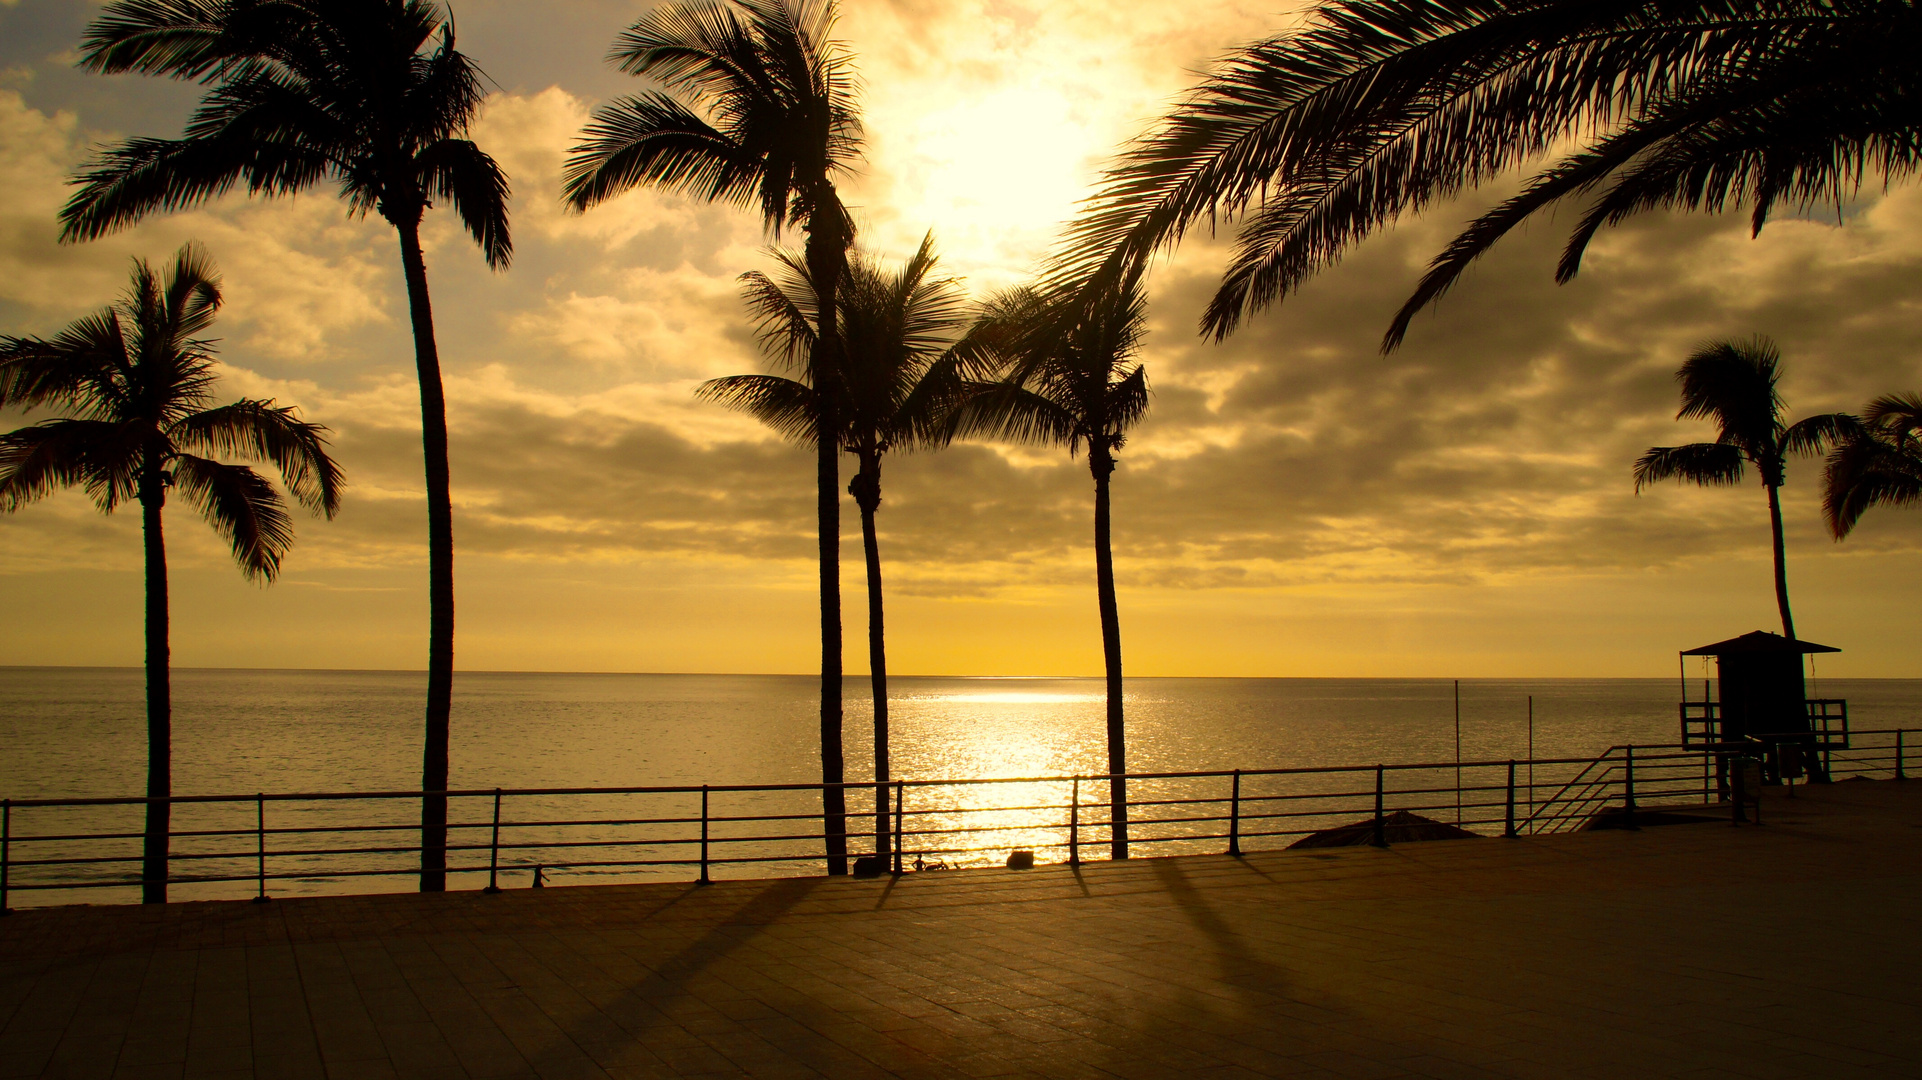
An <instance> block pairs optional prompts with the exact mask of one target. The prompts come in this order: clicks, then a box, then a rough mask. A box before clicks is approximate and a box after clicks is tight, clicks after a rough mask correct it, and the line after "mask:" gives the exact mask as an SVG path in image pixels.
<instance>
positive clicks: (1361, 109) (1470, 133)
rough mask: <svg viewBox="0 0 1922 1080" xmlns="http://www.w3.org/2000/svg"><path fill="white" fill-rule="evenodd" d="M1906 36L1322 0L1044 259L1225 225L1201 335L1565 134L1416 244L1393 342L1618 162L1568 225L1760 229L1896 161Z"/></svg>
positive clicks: (1095, 258)
mask: <svg viewBox="0 0 1922 1080" xmlns="http://www.w3.org/2000/svg"><path fill="white" fill-rule="evenodd" d="M1918 31H1922V11H1918V9H1917V8H1916V6H1915V5H1913V4H1911V3H1907V2H1905V0H1862V2H1859V3H1848V4H1831V3H1826V2H1824V0H1324V2H1322V3H1320V4H1318V5H1317V6H1316V7H1315V8H1313V9H1312V11H1311V12H1310V14H1309V16H1308V18H1307V20H1306V22H1305V24H1304V25H1303V26H1302V27H1301V28H1300V29H1298V30H1295V31H1292V32H1289V33H1285V34H1282V35H1279V36H1277V37H1273V38H1270V39H1268V40H1266V41H1263V42H1259V43H1257V44H1255V45H1252V46H1249V47H1248V48H1246V49H1244V50H1242V51H1240V52H1238V53H1236V54H1234V55H1233V56H1231V57H1229V58H1228V59H1227V60H1225V61H1224V62H1223V63H1222V64H1221V65H1219V67H1218V69H1217V71H1216V73H1215V74H1214V75H1212V76H1210V77H1208V78H1207V79H1206V80H1205V81H1204V82H1203V83H1202V84H1201V85H1200V86H1199V87H1198V88H1197V89H1196V90H1195V91H1194V92H1193V93H1191V94H1190V95H1189V97H1188V98H1187V99H1185V100H1184V101H1182V102H1181V103H1180V104H1178V105H1177V106H1176V107H1175V108H1174V110H1173V111H1172V112H1171V113H1170V114H1169V115H1168V116H1167V117H1166V118H1165V119H1164V120H1163V121H1162V122H1161V123H1160V125H1159V126H1157V127H1156V128H1155V129H1154V130H1153V131H1151V132H1150V133H1148V134H1147V135H1144V136H1143V137H1141V138H1140V139H1138V140H1136V141H1135V142H1134V143H1133V144H1131V145H1130V146H1129V147H1128V148H1127V150H1126V151H1125V152H1124V153H1123V155H1122V157H1121V159H1120V161H1119V162H1117V163H1116V164H1115V165H1114V166H1113V167H1112V168H1111V169H1110V170H1109V172H1108V173H1107V175H1106V177H1105V178H1104V180H1103V182H1102V185H1101V187H1100V189H1099V190H1098V191H1097V193H1096V194H1095V196H1094V197H1093V198H1092V199H1090V200H1089V202H1088V204H1087V208H1086V209H1085V210H1084V212H1083V214H1082V215H1081V217H1080V219H1079V220H1078V221H1077V222H1076V223H1075V224H1074V226H1073V227H1072V228H1071V230H1070V232H1069V235H1068V240H1067V243H1066V245H1065V246H1064V248H1063V249H1062V250H1061V252H1060V253H1059V254H1058V255H1057V256H1056V257H1055V258H1054V260H1053V261H1052V263H1051V267H1050V273H1051V276H1052V278H1053V279H1054V280H1057V281H1073V280H1081V279H1086V278H1102V279H1107V280H1114V279H1116V278H1118V276H1119V275H1120V274H1121V273H1122V272H1123V271H1124V270H1125V268H1126V267H1127V266H1129V265H1132V264H1139V263H1144V262H1146V261H1147V260H1148V259H1149V258H1150V257H1151V256H1152V255H1153V254H1154V253H1155V252H1157V251H1158V250H1161V249H1163V248H1165V247H1169V246H1172V245H1173V244H1175V243H1177V242H1179V240H1180V239H1181V237H1182V236H1183V235H1184V234H1185V233H1186V231H1187V230H1188V229H1190V228H1193V227H1196V226H1197V225H1199V224H1201V223H1203V222H1206V223H1207V224H1209V225H1210V226H1213V225H1215V224H1218V223H1220V222H1223V221H1226V222H1229V223H1231V224H1236V225H1238V226H1239V227H1240V236H1239V242H1238V245H1237V252H1236V255H1235V260H1234V263H1233V265H1232V266H1231V268H1230V270H1229V271H1228V273H1227V275H1226V276H1224V279H1223V282H1222V285H1221V288H1220V289H1219V290H1218V292H1217V294H1216V296H1215V298H1214V301H1213V302H1212V303H1211V304H1210V306H1209V308H1208V312H1207V315H1206V321H1205V322H1204V330H1205V331H1206V332H1210V333H1213V334H1215V335H1217V336H1222V335H1225V334H1227V333H1229V332H1231V331H1232V330H1233V329H1234V327H1235V326H1236V325H1237V324H1238V323H1239V321H1240V320H1241V319H1242V318H1244V317H1246V315H1247V314H1249V313H1250V312H1252V311H1254V310H1256V309H1258V308H1260V307H1262V306H1264V305H1266V304H1268V303H1272V302H1274V301H1276V300H1279V299H1281V298H1282V297H1284V296H1286V295H1288V294H1289V293H1290V292H1292V291H1293V290H1294V289H1295V288H1297V287H1298V286H1299V284H1300V282H1301V281H1302V280H1303V279H1304V278H1305V277H1306V276H1308V275H1309V274H1312V273H1314V272H1316V271H1317V270H1319V269H1322V268H1325V267H1327V266H1329V265H1331V264H1332V263H1334V262H1335V261H1336V260H1338V259H1339V258H1340V256H1341V255H1342V253H1343V252H1345V251H1346V250H1347V249H1349V248H1351V247H1352V246H1353V245H1354V244H1355V243H1357V242H1358V241H1360V240H1361V239H1362V238H1364V237H1365V236H1368V235H1370V234H1372V233H1373V232H1375V231H1377V230H1378V229H1379V228H1381V227H1382V226H1384V225H1386V224H1388V223H1390V222H1392V221H1395V220H1397V219H1398V218H1400V217H1401V216H1403V215H1405V214H1410V213H1417V212H1420V211H1421V210H1423V209H1425V208H1426V207H1427V206H1429V205H1431V204H1432V203H1433V202H1434V201H1435V200H1437V199H1443V198H1448V197H1451V196H1453V195H1455V194H1457V193H1459V192H1461V191H1463V190H1465V189H1467V188H1470V187H1474V186H1476V185H1479V184H1481V183H1483V182H1485V181H1487V180H1490V179H1492V178H1495V177H1497V176H1500V175H1503V174H1505V173H1507V172H1509V171H1512V170H1514V169H1516V168H1518V167H1520V166H1521V165H1523V164H1524V163H1526V162H1527V161H1529V160H1530V159H1532V158H1535V157H1538V156H1540V155H1542V154H1545V153H1549V152H1551V151H1555V150H1557V149H1558V148H1559V147H1560V146H1562V145H1565V144H1566V143H1567V142H1569V141H1578V142H1581V143H1585V144H1586V148H1585V149H1584V150H1583V151H1582V152H1579V153H1578V154H1577V155H1575V156H1574V157H1572V158H1569V159H1567V160H1565V161H1564V162H1562V163H1561V164H1560V165H1558V166H1556V167H1555V168H1553V169H1551V170H1550V171H1549V172H1547V173H1544V174H1542V175H1541V176H1538V177H1537V178H1536V179H1535V181H1534V182H1532V183H1531V185H1530V187H1529V189H1528V190H1527V191H1525V192H1524V193H1523V195H1522V196H1520V197H1518V198H1517V199H1514V200H1510V201H1509V202H1508V203H1505V204H1504V205H1503V206H1501V207H1499V208H1497V209H1496V210H1495V211H1491V212H1490V213H1489V214H1488V215H1485V216H1484V217H1482V218H1481V219H1479V220H1478V221H1476V222H1475V223H1474V224H1472V225H1471V226H1470V227H1469V230H1468V231H1467V232H1464V233H1463V234H1462V235H1461V236H1460V237H1458V238H1457V239H1456V241H1455V243H1454V244H1453V245H1451V247H1450V249H1449V251H1447V252H1445V253H1444V254H1443V255H1442V256H1441V257H1439V258H1438V259H1437V260H1436V262H1435V264H1434V266H1433V267H1431V269H1430V272H1429V276H1428V277H1427V279H1425V280H1424V282H1423V284H1422V287H1421V290H1420V291H1419V292H1418V293H1417V294H1416V296H1415V297H1414V298H1413V299H1411V300H1410V302H1409V305H1408V307H1407V308H1405V309H1404V311H1403V312H1402V313H1401V314H1400V315H1399V316H1398V318H1397V322H1396V325H1395V326H1394V328H1392V329H1391V331H1390V333H1389V335H1388V337H1387V339H1386V341H1385V347H1389V348H1392V347H1393V346H1394V345H1395V344H1396V343H1398V340H1399V337H1400V335H1401V333H1402V332H1403V331H1404V330H1405V327H1406V323H1407V318H1408V316H1409V315H1410V314H1412V311H1413V310H1414V309H1416V308H1419V307H1420V306H1421V305H1423V304H1426V303H1427V302H1430V301H1432V300H1433V299H1434V298H1436V297H1438V296H1440V295H1441V294H1442V293H1443V292H1445V291H1446V290H1447V287H1448V286H1449V285H1450V284H1451V283H1452V282H1453V281H1454V279H1455V278H1456V277H1457V276H1459V274H1460V272H1461V271H1462V269H1464V268H1465V267H1466V266H1467V264H1468V263H1469V262H1472V261H1473V258H1474V257H1475V256H1476V255H1478V254H1479V253H1480V252H1481V251H1484V250H1486V249H1487V247H1488V246H1489V245H1490V244H1492V243H1493V242H1494V241H1495V240H1496V239H1499V237H1500V236H1502V235H1504V234H1505V233H1506V232H1507V231H1509V230H1510V229H1512V228H1513V226H1514V225H1516V224H1519V222H1520V221H1521V220H1523V219H1525V218H1527V217H1528V216H1530V215H1531V214H1533V213H1535V212H1536V211H1538V210H1539V209H1541V208H1542V207H1544V206H1547V205H1549V204H1551V203H1553V202H1555V201H1557V200H1559V199H1561V198H1563V197H1565V196H1567V195H1570V194H1575V193H1579V192H1583V191H1587V190H1590V189H1591V188H1593V187H1594V186H1595V185H1597V184H1599V183H1601V182H1602V181H1603V180H1605V179H1606V178H1609V177H1611V176H1615V175H1617V174H1618V173H1619V174H1620V181H1619V182H1618V183H1616V184H1615V185H1613V186H1612V187H1610V188H1609V189H1607V191H1606V192H1605V193H1604V195H1603V198H1602V201H1601V202H1599V203H1598V204H1596V205H1595V206H1594V207H1591V208H1590V210H1591V213H1590V218H1589V219H1588V220H1586V221H1585V223H1584V228H1586V229H1588V230H1589V231H1590V232H1592V230H1593V229H1594V228H1595V227H1598V226H1599V225H1600V224H1602V223H1608V222H1613V221H1618V220H1620V219H1621V217H1622V216H1624V215H1626V214H1628V213H1632V212H1635V210H1636V209H1637V208H1645V207H1648V206H1658V205H1659V206H1673V207H1677V208H1690V209H1695V208H1701V209H1707V208H1713V207H1717V206H1723V205H1732V204H1735V203H1746V204H1748V205H1750V206H1751V208H1752V210H1753V214H1754V220H1755V221H1756V222H1757V223H1758V224H1759V223H1760V222H1761V221H1762V220H1763V219H1764V218H1765V217H1766V216H1767V214H1768V212H1769V208H1770V207H1771V206H1772V205H1774V204H1775V203H1776V202H1778V201H1781V200H1783V199H1788V200H1790V201H1794V202H1798V203H1801V204H1805V205H1806V204H1809V203H1812V202H1817V201H1827V202H1832V201H1837V200H1840V199H1843V198H1846V197H1847V196H1849V195H1850V194H1852V193H1853V192H1854V191H1855V190H1856V188H1857V186H1858V185H1859V184H1860V182H1861V180H1862V178H1863V175H1864V172H1865V171H1867V170H1871V169H1879V170H1881V171H1883V172H1884V174H1885V175H1888V176H1898V175H1905V174H1906V173H1907V172H1909V171H1912V169H1913V167H1914V161H1913V159H1914V156H1915V155H1914V151H1913V147H1914V145H1915V142H1916V136H1917V125H1916V122H1915V121H1916V119H1917V116H1916V113H1917V110H1916V108H1915V106H1914V104H1913V102H1914V87H1915V86H1916V85H1917V79H1916V76H1917V66H1916V63H1915V60H1914V53H1913V50H1912V49H1911V48H1910V47H1909V43H1910V42H1912V41H1913V40H1914V38H1915V36H1916V34H1917V33H1918ZM1825 110H1826V112H1825ZM1824 117H1826V119H1824ZM1843 117H1846V118H1847V119H1846V122H1844V121H1843V120H1842V119H1841V118H1843ZM1756 139H1760V140H1762V141H1763V142H1764V143H1767V144H1768V146H1767V151H1766V153H1758V152H1756V151H1755V148H1754V146H1755V140H1756ZM1745 143H1746V144H1748V148H1747V149H1744V146H1745ZM1585 243H1586V234H1583V233H1579V232H1578V235H1577V237H1576V238H1575V239H1574V240H1573V241H1572V242H1571V245H1570V248H1569V250H1568V252H1567V253H1566V254H1565V256H1564V259H1563V263H1562V267H1561V270H1562V273H1563V274H1564V275H1566V274H1568V273H1572V272H1573V270H1574V268H1575V267H1576V266H1577V265H1578V263H1579V258H1580V250H1581V247H1582V246H1583V245H1584V244H1585Z"/></svg>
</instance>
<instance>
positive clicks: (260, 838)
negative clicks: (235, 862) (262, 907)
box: [254, 792, 273, 904]
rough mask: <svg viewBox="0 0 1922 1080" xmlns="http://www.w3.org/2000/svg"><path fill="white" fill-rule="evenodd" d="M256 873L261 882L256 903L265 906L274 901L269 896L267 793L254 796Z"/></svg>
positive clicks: (257, 793)
mask: <svg viewBox="0 0 1922 1080" xmlns="http://www.w3.org/2000/svg"><path fill="white" fill-rule="evenodd" d="M254 859H255V863H254V872H255V875H256V878H257V880H258V881H259V882H260V891H259V892H257V893H255V894H254V903H256V904H264V903H266V902H267V901H269V900H271V899H273V898H272V897H270V896H268V895H267V795H266V793H265V792H256V793H255V794H254Z"/></svg>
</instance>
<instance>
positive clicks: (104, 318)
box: [0, 244, 341, 904]
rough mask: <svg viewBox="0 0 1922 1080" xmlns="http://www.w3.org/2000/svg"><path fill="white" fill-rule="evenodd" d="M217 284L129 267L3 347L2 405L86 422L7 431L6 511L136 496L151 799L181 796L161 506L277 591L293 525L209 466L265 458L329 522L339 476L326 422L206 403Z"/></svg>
mask: <svg viewBox="0 0 1922 1080" xmlns="http://www.w3.org/2000/svg"><path fill="white" fill-rule="evenodd" d="M219 308H220V280H219V278H218V277H216V276H215V274H214V269H213V265H212V264H211V263H210V262H208V260H207V257H206V254H205V253H204V252H202V251H200V250H199V249H198V248H196V247H195V246H193V245H191V244H190V245H188V246H186V247H183V248H181V249H180V253H179V254H178V255H176V256H175V258H174V263H173V266H172V267H171V268H169V270H168V272H167V274H166V276H165V277H164V278H163V277H162V276H161V275H159V274H157V273H155V272H154V270H153V268H152V267H150V266H148V265H147V264H146V263H145V262H136V263H135V264H134V271H133V285H132V287H131V288H130V289H129V290H128V292H127V296H126V299H125V300H124V301H122V302H121V303H120V304H119V305H118V306H117V307H111V308H108V309H106V310H104V311H101V312H99V313H98V314H95V315H89V316H87V317H86V318H83V319H80V320H78V321H77V322H75V323H73V324H72V325H70V326H68V327H67V328H66V329H65V330H64V331H62V332H61V333H60V334H59V335H58V336H56V337H53V338H33V337H8V338H0V408H8V409H35V408H46V407H52V408H56V409H61V410H64V411H67V412H71V413H75V414H77V415H75V416H72V417H67V418H62V419H56V420H45V421H42V422H40V423H38V424H35V425H33V426H32V427H25V428H20V429H19V430H17V431H12V432H9V433H7V434H6V435H0V510H7V511H13V510H17V509H19V508H20V507H21V506H22V505H24V504H26V503H29V502H32V501H34V500H35V499H38V498H41V497H42V496H44V495H47V494H50V493H51V492H52V491H53V490H54V489H56V488H61V487H71V486H75V485H78V486H81V487H84V488H86V490H87V494H88V495H89V496H91V497H92V499H93V501H94V504H95V505H97V506H98V507H99V508H100V510H101V512H102V513H112V512H113V510H114V509H115V508H116V507H118V506H119V505H120V504H121V503H124V502H127V501H128V500H134V499H137V500H139V502H140V513H141V522H142V525H143V528H144V535H145V537H146V554H147V559H146V562H147V798H149V799H156V800H163V799H167V798H169V797H170V796H172V794H173V781H172V749H171V739H172V734H171V732H172V698H171V695H170V693H169V690H168V670H167V548H166V544H165V542H164V540H163V538H162V535H161V507H163V506H164V505H166V502H167V490H168V489H169V488H172V489H173V490H175V491H177V492H179V493H180V494H181V495H182V496H183V497H184V498H185V499H186V500H187V501H188V502H189V503H191V504H192V505H193V507H194V509H196V510H198V511H199V512H200V514H201V516H202V517H204V518H206V519H207V522H208V523H209V524H211V525H212V526H213V527H214V530H215V531H216V532H218V533H220V535H221V537H222V538H223V539H225V540H226V541H227V544H228V546H229V547H230V548H231V549H232V550H233V554H234V560H235V561H236V562H238V563H239V564H240V569H241V572H243V573H245V574H246V575H247V576H248V577H249V578H253V579H255V580H259V581H272V580H273V579H274V576H275V574H277V573H278V572H279V570H280V562H281V559H282V558H283V557H284V556H285V555H286V553H287V549H288V548H289V547H291V546H292V545H293V542H294V532H293V525H292V523H291V522H290V521H288V519H287V514H286V511H285V510H284V509H283V505H282V503H281V499H280V495H279V493H278V492H276V491H275V490H274V487H273V485H272V484H271V483H269V482H268V481H267V479H266V478H265V477H262V476H261V475H260V474H258V473H256V472H254V471H253V470H252V469H249V468H247V467H246V466H244V465H228V464H224V463H222V462H220V461H217V460H215V459H214V457H213V456H211V455H227V456H238V457H243V458H250V459H253V460H257V461H267V462H271V463H272V464H273V466H274V467H275V469H277V470H278V471H279V472H280V475H281V479H282V481H283V482H284V483H285V484H286V487H287V491H288V492H289V493H290V494H292V495H293V497H294V498H295V499H297V500H298V501H299V502H300V503H301V504H302V505H303V506H306V507H308V508H310V509H312V510H314V511H316V512H319V513H324V514H326V515H327V516H328V517H330V518H331V517H333V516H334V512H335V510H337V509H338V508H339V506H340V488H341V479H340V472H339V470H338V469H336V468H335V467H334V463H333V461H332V460H331V459H330V458H328V456H327V439H326V431H327V429H326V428H324V427H319V426H317V425H314V424H308V423H303V422H302V421H301V419H300V417H299V416H298V414H297V413H296V412H295V410H293V409H291V408H277V407H275V405H274V403H273V402H272V401H251V400H246V399H243V400H240V401H236V402H233V403H231V404H228V405H220V406H212V407H210V405H211V401H212V397H213V384H214V359H213V350H212V345H211V343H209V342H207V341H203V340H200V339H198V338H197V337H196V335H198V334H200V333H201V332H203V331H205V330H206V329H207V328H208V327H209V326H211V325H213V321H214V314H215V312H216V311H218V310H219ZM170 817H171V815H170V813H169V806H168V804H167V803H165V802H150V803H148V804H147V824H146V836H145V842H144V846H143V849H142V861H141V872H140V878H141V899H142V901H144V902H146V903H150V904H153V903H164V902H166V899H167V836H168V822H169V819H170Z"/></svg>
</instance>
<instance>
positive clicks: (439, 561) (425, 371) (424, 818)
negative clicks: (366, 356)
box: [396, 218, 454, 892]
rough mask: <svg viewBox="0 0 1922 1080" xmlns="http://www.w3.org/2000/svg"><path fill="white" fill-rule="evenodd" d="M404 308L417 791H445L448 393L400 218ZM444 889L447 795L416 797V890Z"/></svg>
mask: <svg viewBox="0 0 1922 1080" xmlns="http://www.w3.org/2000/svg"><path fill="white" fill-rule="evenodd" d="M396 228H398V229H399V231H400V258H401V267H402V269H403V270H404V271H405V272H406V275H407V308H408V313H409V314H410V315H412V316H413V324H414V364H415V366H416V367H417V368H418V369H419V372H420V427H421V433H420V434H421V449H422V453H423V456H424V457H425V458H426V465H427V732H426V738H425V740H424V741H423V744H422V747H421V769H420V789H421V790H422V791H438V792H444V791H446V790H447V748H448V721H449V717H450V715H451V713H452V712H453V701H454V505H453V497H452V494H451V492H450V487H451V484H450V481H449V477H448V466H447V399H446V397H445V395H444V394H443V393H442V391H441V382H440V350H439V349H438V348H436V347H435V345H434V309H433V305H432V303H431V302H430V301H429V300H428V297H427V260H426V259H425V257H423V255H422V254H421V249H420V223H419V220H418V218H416V219H415V220H414V221H413V222H411V223H406V224H399V225H397V226H396ZM446 888H447V796H446V795H427V796H423V797H422V798H421V801H420V891H421V892H441V891H443V890H445V889H446Z"/></svg>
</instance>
